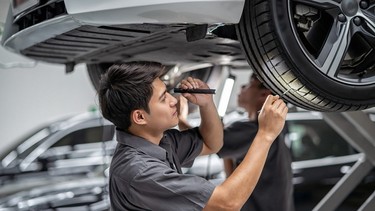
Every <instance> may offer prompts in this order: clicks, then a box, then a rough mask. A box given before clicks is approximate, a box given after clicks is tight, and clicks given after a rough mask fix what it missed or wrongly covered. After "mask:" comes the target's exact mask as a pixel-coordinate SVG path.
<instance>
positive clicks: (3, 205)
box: [0, 177, 109, 211]
mask: <svg viewBox="0 0 375 211" xmlns="http://www.w3.org/2000/svg"><path fill="white" fill-rule="evenodd" d="M106 185H107V178H105V177H93V178H80V179H76V180H72V181H68V180H66V181H63V182H60V183H56V184H50V185H48V186H44V187H36V188H33V189H32V190H27V191H22V192H19V193H16V194H12V195H8V196H7V197H4V198H2V199H0V210H20V211H21V210H90V211H102V210H103V211H104V210H109V199H108V194H107V187H106Z"/></svg>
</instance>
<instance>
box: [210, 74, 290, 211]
mask: <svg viewBox="0 0 375 211" xmlns="http://www.w3.org/2000/svg"><path fill="white" fill-rule="evenodd" d="M270 94H271V91H270V90H269V89H267V88H266V87H265V86H264V85H263V83H262V82H261V81H259V79H258V78H257V77H256V76H255V75H254V74H252V75H251V76H250V78H249V82H248V83H247V84H246V85H243V86H242V87H241V91H240V94H239V95H238V98H237V103H238V106H239V107H241V108H243V109H245V111H246V112H247V115H248V118H247V119H244V120H240V121H235V122H233V123H231V124H230V125H228V126H227V127H225V129H224V146H223V148H221V150H220V151H219V152H218V153H217V154H218V155H219V157H221V158H224V166H225V171H226V173H227V176H229V175H231V173H232V172H233V170H234V169H235V167H236V166H238V165H239V164H240V163H241V162H242V160H243V159H244V157H245V156H246V152H247V150H248V149H249V147H250V145H251V143H252V141H253V139H254V137H255V135H256V133H257V131H258V121H257V120H258V111H259V110H260V109H261V108H262V105H263V103H264V101H265V100H266V98H267V96H268V95H270ZM291 164H292V159H291V155H290V151H289V149H288V147H287V146H286V144H285V139H284V135H283V132H282V133H281V135H279V136H278V137H277V138H276V141H275V142H274V143H273V144H272V146H271V148H270V150H269V152H268V156H267V160H266V164H265V166H264V168H263V171H262V174H261V175H260V178H259V181H258V184H257V186H256V187H255V189H254V191H253V193H252V194H251V196H250V198H249V199H248V200H247V201H246V203H245V205H244V206H243V207H242V209H241V210H255V211H257V210H258V211H259V210H267V211H293V210H294V202H293V183H292V179H293V173H292V168H291ZM270 199H272V203H270V201H269V200H270Z"/></svg>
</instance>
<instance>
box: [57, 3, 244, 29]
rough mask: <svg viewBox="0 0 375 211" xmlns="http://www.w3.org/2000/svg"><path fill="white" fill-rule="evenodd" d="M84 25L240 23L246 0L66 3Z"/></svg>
mask: <svg viewBox="0 0 375 211" xmlns="http://www.w3.org/2000/svg"><path fill="white" fill-rule="evenodd" d="M64 2H65V5H66V9H67V12H68V14H70V15H71V16H72V17H73V18H74V19H75V20H77V21H78V22H80V23H82V24H89V25H90V24H94V25H118V24H141V23H165V24H170V23H208V24H210V23H212V24H214V23H238V22H239V20H240V18H241V14H242V10H243V6H244V3H245V1H244V0H204V1H202V0H188V1H187V0H185V1H176V0H142V1H140V0H127V1H123V0H110V1H101V0H80V1H77V0H65V1H64Z"/></svg>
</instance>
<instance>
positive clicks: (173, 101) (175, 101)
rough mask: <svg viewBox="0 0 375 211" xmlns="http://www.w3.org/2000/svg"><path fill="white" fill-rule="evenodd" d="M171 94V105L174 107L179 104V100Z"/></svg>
mask: <svg viewBox="0 0 375 211" xmlns="http://www.w3.org/2000/svg"><path fill="white" fill-rule="evenodd" d="M170 96H171V101H170V105H171V106H172V107H173V106H175V105H176V104H177V102H178V100H177V99H176V98H175V97H173V96H172V95H170Z"/></svg>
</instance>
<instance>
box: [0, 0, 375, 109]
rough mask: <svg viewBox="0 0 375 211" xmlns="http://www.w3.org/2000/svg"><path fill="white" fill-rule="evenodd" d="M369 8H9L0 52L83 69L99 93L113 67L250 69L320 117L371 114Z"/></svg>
mask: <svg viewBox="0 0 375 211" xmlns="http://www.w3.org/2000/svg"><path fill="white" fill-rule="evenodd" d="M374 9H375V1H374V0H340V1H338V0H326V1H320V0H290V1H278V0H257V1H252V0H206V1H202V0H194V1H184V0H178V1H176V0H154V1H148V0H128V1H121V0H109V1H106V2H105V3H103V1H99V0H12V2H11V5H10V7H9V12H8V16H7V21H6V23H5V28H4V33H3V35H2V45H3V46H4V47H6V48H7V49H10V50H12V51H14V52H17V53H19V54H22V55H24V56H26V57H29V58H32V59H35V60H38V61H44V62H49V63H58V64H65V65H66V71H67V72H70V71H73V70H74V66H75V65H76V64H78V63H86V64H87V68H88V71H89V75H90V77H91V79H92V82H93V83H94V85H95V86H96V87H97V85H98V79H99V77H100V74H101V73H102V72H104V71H105V70H106V69H107V68H108V67H109V66H110V65H111V64H113V63H118V62H127V61H135V60H148V61H157V62H160V63H163V64H165V65H167V66H175V65H176V64H179V65H180V66H179V67H180V68H179V71H180V72H183V71H184V70H185V69H189V68H191V66H194V65H206V66H210V65H215V66H217V65H229V66H232V67H244V66H247V65H248V63H249V64H250V65H251V67H252V69H254V71H255V72H257V74H258V75H259V77H260V78H261V79H262V80H263V81H264V82H265V83H266V84H267V86H268V87H269V88H271V89H272V90H273V91H274V93H277V94H279V95H280V94H282V93H285V95H286V96H285V99H286V100H287V101H288V102H290V103H292V104H294V105H297V106H299V107H302V108H305V109H308V110H319V111H346V110H361V109H365V108H367V107H370V106H374V105H375V65H374V64H375V56H374V55H375V51H374V47H375V44H374V43H375V10H374Z"/></svg>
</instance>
